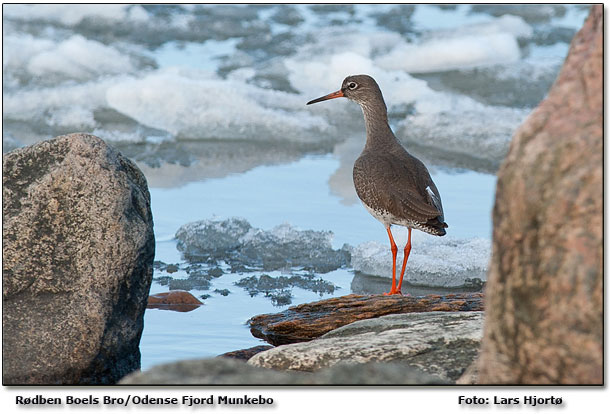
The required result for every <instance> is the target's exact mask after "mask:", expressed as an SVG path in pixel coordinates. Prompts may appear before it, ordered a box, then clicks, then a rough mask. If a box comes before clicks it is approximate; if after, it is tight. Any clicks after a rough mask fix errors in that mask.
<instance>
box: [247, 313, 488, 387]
mask: <svg viewBox="0 0 610 414" xmlns="http://www.w3.org/2000/svg"><path fill="white" fill-rule="evenodd" d="M482 327H483V312H426V313H408V314H401V315H387V316H382V317H379V318H375V319H367V320H363V321H358V322H354V323H352V324H350V325H347V326H344V327H342V328H339V329H336V330H334V331H331V332H329V333H327V334H325V335H324V336H322V337H321V338H319V339H315V340H313V341H310V342H304V343H297V344H291V345H282V346H279V347H276V348H272V349H270V350H268V351H264V352H261V353H258V354H256V355H254V356H253V357H252V358H250V359H249V360H248V364H250V365H254V366H259V367H263V368H269V369H276V370H298V371H317V370H319V369H322V368H326V367H329V366H333V365H335V364H337V363H339V362H347V363H360V364H362V363H368V362H402V363H407V364H410V365H413V366H416V367H417V368H420V369H421V370H422V371H424V372H427V373H428V374H432V375H436V376H437V377H439V378H441V379H442V380H444V381H455V380H456V379H458V378H459V377H460V376H461V375H462V373H463V372H464V371H465V370H466V368H467V367H468V366H469V365H470V364H471V363H472V362H473V360H474V359H475V357H476V356H477V354H478V350H479V344H480V339H481V336H482Z"/></svg>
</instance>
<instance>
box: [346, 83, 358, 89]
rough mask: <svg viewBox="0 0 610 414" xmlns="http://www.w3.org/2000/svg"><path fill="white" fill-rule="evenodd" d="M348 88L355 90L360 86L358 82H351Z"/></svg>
mask: <svg viewBox="0 0 610 414" xmlns="http://www.w3.org/2000/svg"><path fill="white" fill-rule="evenodd" d="M347 87H348V88H350V89H351V90H354V89H356V88H357V87H358V84H357V83H356V82H350V83H348V84H347Z"/></svg>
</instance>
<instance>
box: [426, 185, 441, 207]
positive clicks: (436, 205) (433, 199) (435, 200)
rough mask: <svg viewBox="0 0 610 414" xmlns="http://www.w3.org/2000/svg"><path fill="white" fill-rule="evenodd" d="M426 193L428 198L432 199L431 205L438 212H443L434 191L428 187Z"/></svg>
mask: <svg viewBox="0 0 610 414" xmlns="http://www.w3.org/2000/svg"><path fill="white" fill-rule="evenodd" d="M426 191H427V192H428V194H429V195H430V198H431V199H432V204H434V206H435V207H436V208H437V209H438V211H443V210H442V208H441V200H439V199H438V197H437V196H436V194H434V191H432V189H431V188H430V186H428V187H426Z"/></svg>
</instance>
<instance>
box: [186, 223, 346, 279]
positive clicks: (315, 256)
mask: <svg viewBox="0 0 610 414" xmlns="http://www.w3.org/2000/svg"><path fill="white" fill-rule="evenodd" d="M331 238H332V232H329V231H314V230H297V229H295V228H293V227H292V226H290V225H289V224H283V225H280V226H277V227H275V228H274V229H272V230H270V231H265V230H261V229H257V228H253V227H252V226H251V225H250V223H248V222H247V221H246V220H244V219H241V218H235V217H233V218H229V219H226V220H202V221H197V222H194V223H189V224H185V225H184V226H182V227H180V229H178V231H177V232H176V239H178V250H180V251H182V252H183V254H184V257H185V259H186V260H188V261H189V262H191V263H199V262H206V263H216V262H217V261H220V260H224V261H225V262H227V263H228V264H229V265H230V266H231V267H233V268H235V269H237V270H240V271H248V270H261V269H262V270H265V271H271V270H278V269H286V268H295V267H296V268H302V269H306V270H313V271H315V272H319V273H327V272H330V271H332V270H335V269H338V268H340V267H341V266H345V265H347V263H348V262H349V253H348V251H347V249H345V248H344V249H340V250H334V249H333V248H332V246H331Z"/></svg>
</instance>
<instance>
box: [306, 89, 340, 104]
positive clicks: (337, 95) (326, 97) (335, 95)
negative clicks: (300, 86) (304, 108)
mask: <svg viewBox="0 0 610 414" xmlns="http://www.w3.org/2000/svg"><path fill="white" fill-rule="evenodd" d="M343 96H345V95H343V91H342V90H338V91H337V92H333V93H329V94H328V95H324V96H322V97H320V98H318V99H314V100H313V101H309V102H307V105H311V104H313V103H317V102H322V101H327V100H329V99H335V98H341V97H343Z"/></svg>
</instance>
